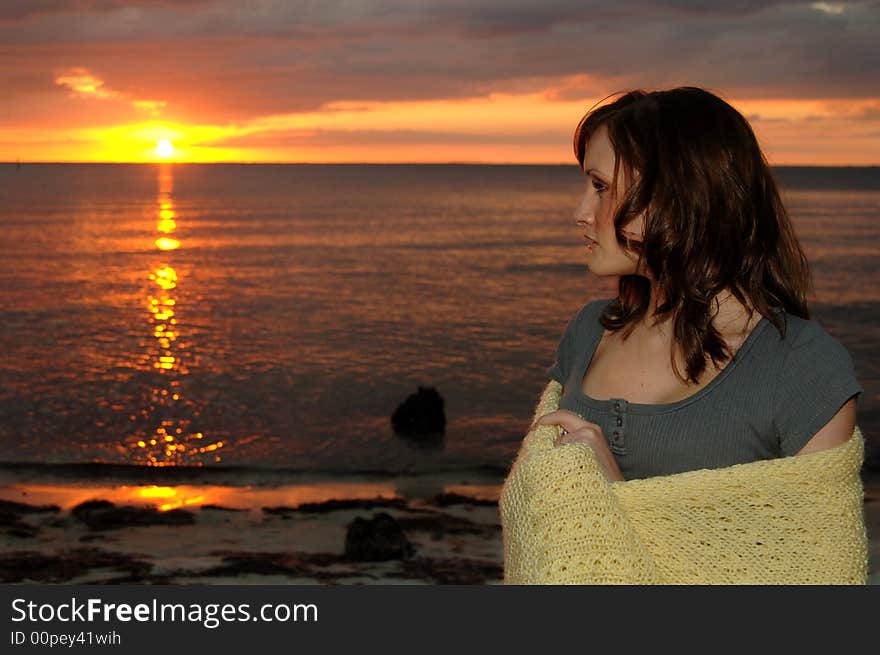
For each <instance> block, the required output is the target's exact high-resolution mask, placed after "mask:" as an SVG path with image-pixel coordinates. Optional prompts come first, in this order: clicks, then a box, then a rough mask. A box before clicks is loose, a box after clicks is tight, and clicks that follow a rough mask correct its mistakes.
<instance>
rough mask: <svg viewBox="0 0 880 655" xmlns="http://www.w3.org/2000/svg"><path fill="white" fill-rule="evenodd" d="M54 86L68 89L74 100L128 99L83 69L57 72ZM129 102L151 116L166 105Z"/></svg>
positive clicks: (154, 102) (161, 102) (155, 102)
mask: <svg viewBox="0 0 880 655" xmlns="http://www.w3.org/2000/svg"><path fill="white" fill-rule="evenodd" d="M55 84H57V85H58V86H61V87H64V88H66V89H68V90H69V91H70V95H71V96H72V97H74V98H89V99H95V100H123V101H124V100H127V99H128V97H129V96H128V94H125V93H120V92H119V91H114V90H113V89H110V88H108V87H107V86H106V85H105V84H104V80H102V79H100V78H98V77H97V76H96V75H93V74H92V73H90V72H89V71H88V70H86V69H85V68H68V69H64V70H61V71H59V72H57V73H56V75H55ZM130 102H131V105H132V106H133V107H134V108H135V109H139V110H141V111H143V112H146V113H148V114H150V115H151V116H158V115H159V110H160V109H162V107H164V106H165V105H166V104H167V103H166V102H165V101H164V100H131V101H130Z"/></svg>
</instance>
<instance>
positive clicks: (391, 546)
mask: <svg viewBox="0 0 880 655" xmlns="http://www.w3.org/2000/svg"><path fill="white" fill-rule="evenodd" d="M414 552H415V548H414V547H413V545H412V544H411V543H410V542H409V540H407V538H406V535H405V534H404V533H403V530H402V529H401V527H400V526H399V525H398V524H397V521H395V520H394V518H393V517H392V516H391V515H390V514H388V513H387V512H380V513H379V514H377V515H376V516H374V517H373V518H372V519H370V520H369V521H367V520H366V519H363V518H361V517H357V518H356V519H355V520H354V521H352V522H351V523H350V524H349V525H348V532H347V533H346V535H345V557H346V558H347V559H351V560H356V561H359V562H381V561H385V560H389V559H400V558H405V557H409V556H410V555H412V554H413V553H414Z"/></svg>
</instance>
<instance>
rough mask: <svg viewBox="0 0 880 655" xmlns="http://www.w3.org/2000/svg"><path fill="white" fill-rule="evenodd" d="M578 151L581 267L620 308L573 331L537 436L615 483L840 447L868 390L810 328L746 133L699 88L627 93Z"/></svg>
mask: <svg viewBox="0 0 880 655" xmlns="http://www.w3.org/2000/svg"><path fill="white" fill-rule="evenodd" d="M574 141H575V152H576V155H577V160H578V163H579V164H580V166H581V169H582V170H583V172H584V175H585V177H586V192H585V193H584V196H583V200H582V201H581V203H580V206H579V207H578V209H577V212H576V221H577V224H578V225H579V226H580V228H581V229H582V231H583V236H584V238H585V240H586V257H587V266H588V267H589V269H590V271H592V272H593V273H594V274H596V275H599V276H602V277H606V276H615V277H617V276H619V278H620V279H619V286H618V295H617V297H616V298H613V299H606V300H597V301H594V302H590V303H588V304H587V305H586V306H584V307H583V308H582V309H580V310H579V311H578V312H577V313H576V314H575V316H574V317H573V318H572V319H571V321H570V322H569V324H568V326H567V328H566V330H565V332H564V334H563V336H562V339H561V341H560V343H559V347H558V350H557V358H556V362H555V363H554V365H553V366H552V367H551V368H550V369H549V371H548V373H549V375H550V377H551V378H552V379H555V380H557V381H558V382H559V383H560V384H562V385H563V393H562V396H561V398H560V400H559V409H558V410H556V411H553V412H551V413H549V414H546V415H544V416H542V417H541V418H540V419H539V420H538V421H536V422H535V424H534V425H533V427H535V426H537V425H558V426H561V428H562V429H561V430H560V435H561V437H560V439H559V440H558V441H557V442H556V443H557V445H563V444H568V443H576V442H580V443H585V444H588V445H589V446H590V447H591V448H592V450H593V451H594V453H595V455H596V457H597V459H598V461H599V464H600V465H601V467H602V470H603V471H604V473H605V476H606V477H607V478H608V479H609V480H612V481H620V480H630V479H635V478H649V477H653V476H660V475H666V474H673V473H680V472H684V471H692V470H697V469H717V468H723V467H727V466H731V465H734V464H741V463H747V462H753V461H757V460H765V459H772V458H779V457H785V456H789V455H800V454H804V453H810V452H816V451H821V450H824V449H828V448H831V447H833V446H836V445H839V444H841V443H843V442H844V441H846V440H847V439H849V437H850V436H851V435H852V434H853V428H854V426H855V424H856V397H857V396H858V394H859V393H861V392H862V388H861V387H860V385H859V383H858V381H857V379H856V376H855V372H854V369H853V365H852V360H851V358H850V356H849V354H848V352H847V351H846V349H845V348H844V347H843V346H842V345H841V344H840V343H839V342H838V341H837V340H835V339H834V338H833V337H831V336H830V335H829V334H828V333H827V332H825V331H824V330H823V329H822V327H821V326H820V325H819V324H818V323H816V322H815V321H811V320H810V318H809V311H808V308H807V300H806V297H807V293H808V285H809V284H810V273H809V268H808V264H807V261H806V258H805V257H804V254H803V252H802V250H801V248H800V246H799V244H798V242H797V239H796V237H795V234H794V230H793V229H792V226H791V224H790V222H789V219H788V216H787V215H786V211H785V208H784V207H783V204H782V202H781V200H780V197H779V193H778V191H777V187H776V184H775V182H774V179H773V176H772V173H771V171H770V169H769V167H768V165H767V162H766V160H765V158H764V156H763V155H762V153H761V150H760V148H759V146H758V143H757V141H756V139H755V136H754V133H753V132H752V130H751V128H750V127H749V124H748V123H747V121H746V120H745V118H743V116H742V115H741V114H739V112H737V111H736V110H735V109H733V107H731V106H730V105H729V104H727V103H726V102H724V101H723V100H721V99H720V98H718V97H717V96H715V95H713V94H711V93H709V92H707V91H704V90H702V89H698V88H693V87H682V88H677V89H672V90H669V91H657V92H652V93H646V92H643V91H632V92H630V93H626V94H624V95H621V96H620V97H618V98H617V99H616V100H614V101H613V102H611V103H610V104H605V105H603V106H601V107H599V108H596V109H594V110H592V111H590V112H589V113H588V114H587V115H586V116H585V117H584V118H583V119H582V120H581V122H580V124H579V125H578V128H577V130H576V132H575V138H574Z"/></svg>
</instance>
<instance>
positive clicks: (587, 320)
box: [569, 298, 614, 338]
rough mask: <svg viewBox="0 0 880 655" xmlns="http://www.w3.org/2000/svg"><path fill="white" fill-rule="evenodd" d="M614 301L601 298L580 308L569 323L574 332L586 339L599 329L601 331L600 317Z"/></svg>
mask: <svg viewBox="0 0 880 655" xmlns="http://www.w3.org/2000/svg"><path fill="white" fill-rule="evenodd" d="M612 300H614V298H599V299H597V300H590V301H588V302H587V303H586V304H585V305H583V306H582V307H580V308H579V309H578V310H577V311H576V312H575V313H574V316H572V317H571V321H570V322H569V326H570V328H571V330H572V332H573V333H574V334H575V335H577V336H578V337H580V338H584V337H588V336H590V335H591V334H592V333H593V332H595V331H596V330H597V329H601V326H600V325H599V316H600V315H601V314H602V310H604V309H605V307H606V306H607V305H608V303H610V302H611V301H612Z"/></svg>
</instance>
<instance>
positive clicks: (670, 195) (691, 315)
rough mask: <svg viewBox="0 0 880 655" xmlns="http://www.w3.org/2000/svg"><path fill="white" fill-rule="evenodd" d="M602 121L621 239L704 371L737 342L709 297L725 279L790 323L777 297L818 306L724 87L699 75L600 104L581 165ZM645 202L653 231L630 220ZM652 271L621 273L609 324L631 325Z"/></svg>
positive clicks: (786, 305) (678, 339)
mask: <svg viewBox="0 0 880 655" xmlns="http://www.w3.org/2000/svg"><path fill="white" fill-rule="evenodd" d="M603 125H604V126H605V127H606V129H607V131H608V137H609V140H610V141H611V145H612V147H613V149H614V152H615V155H616V158H615V164H614V180H613V182H612V183H611V189H612V190H614V189H616V188H617V176H618V174H619V173H620V168H621V167H622V169H623V171H624V172H625V178H624V179H626V180H627V182H628V184H629V187H628V189H627V191H626V193H625V194H624V196H623V198H619V199H617V200H618V205H617V209H616V212H615V215H614V225H615V231H616V233H617V241H618V243H619V244H620V245H621V247H623V248H625V249H627V250H629V251H631V252H633V253H635V254H637V255H638V264H637V266H638V270H644V269H643V268H642V267H643V266H646V267H647V270H648V271H649V272H650V274H651V276H652V278H653V279H654V280H655V281H656V284H657V287H658V290H659V292H660V294H661V297H662V299H663V302H662V304H660V305H659V306H658V307H657V312H656V313H657V321H658V322H660V321H662V320H664V319H665V318H666V317H669V316H671V317H672V319H673V339H674V343H675V344H677V345H678V347H679V348H680V350H681V352H682V354H683V355H684V361H685V362H686V366H687V376H686V377H682V376H681V374H680V373H679V371H678V367H677V366H676V364H675V356H674V354H675V353H674V348H673V356H672V366H673V370H674V371H675V372H676V375H678V376H679V377H681V378H682V380H685V381H693V382H694V383H698V381H699V379H700V376H701V375H702V373H703V371H704V369H705V368H706V360H705V355H706V354H708V355H709V356H710V357H711V358H712V361H713V362H715V363H716V365H717V364H719V363H722V362H725V361H727V360H728V359H729V358H730V357H731V354H730V352H729V350H728V348H727V346H726V344H725V342H724V340H723V339H722V338H721V336H720V334H719V333H718V331H717V330H716V329H715V327H714V326H713V324H712V319H713V317H714V315H715V312H716V311H717V310H716V307H713V304H714V303H713V302H712V300H713V299H714V298H715V297H716V295H718V293H719V292H721V291H722V290H724V289H730V291H731V292H732V293H733V295H734V296H735V297H736V299H737V300H738V301H739V302H741V303H742V304H743V305H745V306H747V307H749V318H750V319H751V317H752V315H753V314H752V310H755V311H757V312H758V313H760V314H761V315H762V316H765V317H767V318H768V319H769V320H770V321H771V322H772V323H773V325H775V326H776V328H777V330H779V332H780V334H781V335H783V336H784V335H785V327H784V324H783V321H782V320H781V319H780V318H779V316H778V315H777V314H776V312H775V311H773V307H779V308H781V309H784V310H785V311H786V312H788V313H790V314H793V315H795V316H800V317H801V318H804V319H808V318H809V310H808V307H807V298H806V296H807V293H808V290H809V289H811V287H812V280H811V275H810V269H809V264H808V263H807V259H806V257H805V256H804V253H803V251H802V250H801V247H800V245H799V244H798V241H797V238H796V236H795V234H794V229H793V228H792V225H791V222H790V221H789V218H788V214H787V213H786V211H785V207H784V206H783V204H782V200H781V198H780V196H779V191H778V189H777V185H776V182H775V180H774V178H773V174H772V173H771V171H770V167H769V165H768V164H767V160H766V159H765V158H764V155H763V153H762V152H761V149H760V147H759V146H758V141H757V139H756V138H755V135H754V133H753V132H752V129H751V127H750V126H749V124H748V122H747V121H746V119H745V118H743V116H742V115H741V114H740V113H739V112H738V111H736V110H735V109H734V108H733V107H731V106H730V105H729V104H727V103H726V102H725V101H724V100H722V99H721V98H719V97H717V96H715V95H713V94H712V93H709V92H708V91H705V90H703V89H699V88H695V87H680V88H677V89H671V90H669V91H654V92H650V93H648V92H645V91H641V90H636V91H630V92H628V93H625V94H623V95H620V96H619V97H618V98H617V99H616V100H614V101H613V102H611V103H609V104H604V105H602V106H599V107H598V108H595V107H594V108H593V109H591V110H590V111H589V112H588V113H587V115H586V116H584V117H583V118H582V119H581V122H580V124H579V125H578V126H577V129H576V130H575V134H574V149H575V154H576V156H577V160H578V162H579V163H580V165H581V168H582V169H583V166H584V158H585V156H586V147H587V143H588V141H589V140H590V137H591V136H592V135H593V134H594V133H595V132H596V130H597V129H598V128H599V127H600V126H603ZM641 212H644V213H645V232H644V240H643V241H636V240H631V239H629V238H627V236H626V235H625V233H624V232H623V231H622V228H623V227H624V226H626V224H627V223H628V222H629V221H631V220H633V219H634V218H636V217H637V216H638V215H639V214H640V213H641ZM650 290H651V283H650V281H649V279H648V278H647V277H643V276H641V275H635V274H633V275H622V276H621V277H620V282H619V288H618V297H617V299H616V300H614V301H613V302H611V303H610V304H609V305H608V306H607V308H606V309H605V311H604V312H603V313H602V316H601V317H600V323H601V324H602V326H603V327H605V329H608V330H614V331H617V330H619V329H621V328H627V329H626V330H625V331H624V338H625V337H626V336H628V335H629V334H630V332H631V331H632V329H633V327H635V324H636V322H637V321H639V320H640V319H641V318H643V317H644V316H645V314H646V312H647V311H648V305H649V302H650V296H651V291H650Z"/></svg>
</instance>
